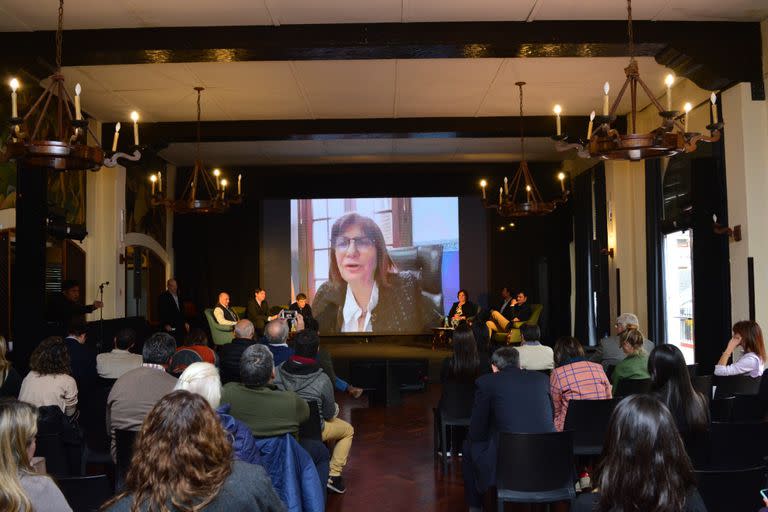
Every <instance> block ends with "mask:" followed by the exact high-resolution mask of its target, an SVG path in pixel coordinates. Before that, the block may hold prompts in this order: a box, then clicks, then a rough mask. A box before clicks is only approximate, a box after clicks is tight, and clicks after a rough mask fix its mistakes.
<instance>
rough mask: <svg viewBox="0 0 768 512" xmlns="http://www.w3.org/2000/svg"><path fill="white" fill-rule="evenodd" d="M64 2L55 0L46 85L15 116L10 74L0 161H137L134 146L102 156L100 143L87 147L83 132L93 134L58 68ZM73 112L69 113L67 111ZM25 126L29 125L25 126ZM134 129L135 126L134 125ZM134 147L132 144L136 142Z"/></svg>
mask: <svg viewBox="0 0 768 512" xmlns="http://www.w3.org/2000/svg"><path fill="white" fill-rule="evenodd" d="M63 22H64V0H59V23H58V27H57V28H56V70H55V71H54V73H53V74H52V75H51V76H50V77H48V78H49V80H50V83H49V84H48V86H47V87H46V88H45V90H44V91H43V93H42V94H41V95H40V97H38V98H37V100H36V101H35V102H34V103H33V104H32V106H31V107H30V109H29V110H28V111H27V113H26V114H24V116H23V117H22V116H19V109H18V97H17V93H16V91H17V90H18V88H19V87H20V85H21V84H20V83H19V81H18V80H17V79H16V78H14V79H12V80H11V81H10V83H9V85H10V87H11V119H10V125H11V130H10V133H9V134H8V139H7V140H6V142H5V147H3V148H2V149H0V162H5V161H8V160H15V161H16V162H19V163H22V164H23V165H24V166H27V167H44V168H48V169H56V170H59V171H66V170H91V171H97V170H99V169H100V168H101V167H102V166H107V167H114V166H115V165H117V163H118V162H117V160H118V158H124V159H127V160H131V161H137V160H139V159H140V158H141V153H140V152H139V149H138V147H136V148H134V150H133V154H132V155H127V154H125V153H117V152H115V150H116V146H114V145H113V150H112V154H111V155H110V156H109V157H105V156H106V155H105V152H104V150H103V149H102V148H101V147H100V145H98V144H97V145H89V144H88V134H90V135H91V136H92V137H93V138H94V140H97V141H98V137H96V134H95V133H93V130H91V129H90V127H89V126H88V120H87V119H83V114H82V110H81V108H80V94H81V93H82V87H81V86H80V84H77V85H76V86H75V87H74V92H75V97H74V99H73V98H72V97H71V96H70V95H69V91H68V90H67V88H66V86H65V84H64V75H63V74H62V72H61V54H62V34H63V32H64V27H63ZM73 110H74V111H73ZM30 127H31V129H30ZM135 133H138V127H136V128H135ZM136 145H137V146H138V142H136Z"/></svg>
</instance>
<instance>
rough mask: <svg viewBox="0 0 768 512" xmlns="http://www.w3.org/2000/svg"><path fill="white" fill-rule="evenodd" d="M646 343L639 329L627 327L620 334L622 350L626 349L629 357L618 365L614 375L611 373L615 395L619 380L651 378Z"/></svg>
mask: <svg viewBox="0 0 768 512" xmlns="http://www.w3.org/2000/svg"><path fill="white" fill-rule="evenodd" d="M644 343H645V339H644V338H643V333H641V332H640V331H638V330H637V329H627V330H625V331H624V332H622V333H621V334H620V335H619V344H620V346H621V350H623V351H624V353H625V354H626V356H627V357H625V358H624V359H623V360H622V361H620V362H619V364H617V365H616V368H615V369H614V370H613V375H611V381H612V382H613V394H614V396H615V395H616V390H617V389H618V387H619V382H621V381H622V380H624V379H628V380H636V379H650V378H651V375H650V374H649V373H648V353H647V352H646V351H645V349H644V348H643V347H644Z"/></svg>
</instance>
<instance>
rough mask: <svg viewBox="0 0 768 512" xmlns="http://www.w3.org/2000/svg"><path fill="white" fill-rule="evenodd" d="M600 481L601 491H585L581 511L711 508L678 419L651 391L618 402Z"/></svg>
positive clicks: (691, 511)
mask: <svg viewBox="0 0 768 512" xmlns="http://www.w3.org/2000/svg"><path fill="white" fill-rule="evenodd" d="M594 481H595V482H596V484H597V485H596V488H597V492H594V493H583V494H581V496H579V497H578V498H577V499H576V505H575V507H574V508H573V510H574V511H575V512H593V511H594V510H609V511H617V512H618V511H630V510H648V511H651V510H652V511H655V512H679V511H681V512H706V510H707V508H706V506H705V505H704V501H703V500H702V499H701V496H700V495H699V492H698V491H697V490H696V479H695V477H694V473H693V468H692V467H691V461H690V460H689V459H688V455H686V453H685V448H684V446H683V442H682V440H681V439H680V435H679V434H678V433H677V428H676V426H675V420H674V419H673V418H672V415H671V414H670V413H669V410H668V409H667V408H666V407H665V406H664V404H662V403H661V402H659V400H657V399H656V398H655V397H653V396H650V395H633V396H630V397H628V398H626V399H624V400H622V401H621V402H619V405H617V406H616V409H615V410H614V411H613V414H612V415H611V420H610V422H609V424H608V432H607V434H606V438H605V445H604V446H603V458H602V459H601V461H600V463H599V464H598V467H597V476H596V478H595V480H594Z"/></svg>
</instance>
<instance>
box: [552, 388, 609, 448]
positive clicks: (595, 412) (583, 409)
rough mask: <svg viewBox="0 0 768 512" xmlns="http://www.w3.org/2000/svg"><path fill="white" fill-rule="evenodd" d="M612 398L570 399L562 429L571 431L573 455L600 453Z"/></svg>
mask: <svg viewBox="0 0 768 512" xmlns="http://www.w3.org/2000/svg"><path fill="white" fill-rule="evenodd" d="M614 404H615V402H614V401H613V400H610V399H609V400H571V401H569V402H568V412H567V413H566V415H565V425H564V430H570V431H572V432H573V453H574V455H600V453H601V452H602V451H603V441H604V439H605V432H606V430H607V428H608V420H609V419H610V417H611V413H612V412H613V407H614Z"/></svg>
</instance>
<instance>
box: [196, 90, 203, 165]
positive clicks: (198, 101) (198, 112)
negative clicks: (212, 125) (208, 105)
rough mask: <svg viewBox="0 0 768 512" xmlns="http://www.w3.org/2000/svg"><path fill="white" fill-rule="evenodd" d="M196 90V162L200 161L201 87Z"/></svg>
mask: <svg viewBox="0 0 768 512" xmlns="http://www.w3.org/2000/svg"><path fill="white" fill-rule="evenodd" d="M195 89H196V90H197V147H196V153H197V158H196V159H197V160H200V93H201V92H202V90H203V89H202V88H201V87H196V88H195Z"/></svg>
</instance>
